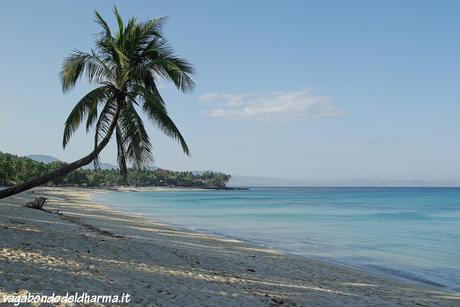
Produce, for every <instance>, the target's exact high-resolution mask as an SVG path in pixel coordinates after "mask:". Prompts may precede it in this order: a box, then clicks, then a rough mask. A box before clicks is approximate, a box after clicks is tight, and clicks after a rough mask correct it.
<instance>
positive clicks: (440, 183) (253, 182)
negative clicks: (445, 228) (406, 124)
mask: <svg viewBox="0 0 460 307" xmlns="http://www.w3.org/2000/svg"><path fill="white" fill-rule="evenodd" d="M227 186H229V187H231V186H233V187H238V186H239V187H269V186H272V187H459V186H460V181H457V180H391V179H387V180H385V179H350V180H294V179H285V178H271V177H252V176H232V177H231V178H230V181H229V182H228V184H227Z"/></svg>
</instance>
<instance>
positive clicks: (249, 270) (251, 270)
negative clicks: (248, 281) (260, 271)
mask: <svg viewBox="0 0 460 307" xmlns="http://www.w3.org/2000/svg"><path fill="white" fill-rule="evenodd" d="M246 271H248V272H255V271H256V270H254V269H246Z"/></svg>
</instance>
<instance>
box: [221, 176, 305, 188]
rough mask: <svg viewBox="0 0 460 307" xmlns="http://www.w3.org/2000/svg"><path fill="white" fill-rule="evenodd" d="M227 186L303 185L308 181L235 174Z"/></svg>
mask: <svg viewBox="0 0 460 307" xmlns="http://www.w3.org/2000/svg"><path fill="white" fill-rule="evenodd" d="M227 186H234V187H258V186H266V187H268V186H271V187H296V186H297V187H303V186H308V182H307V181H304V180H294V179H286V178H277V177H255V176H236V175H232V177H231V178H230V181H229V182H228V184H227Z"/></svg>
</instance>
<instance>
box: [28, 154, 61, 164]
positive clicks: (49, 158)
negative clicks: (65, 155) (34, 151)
mask: <svg viewBox="0 0 460 307" xmlns="http://www.w3.org/2000/svg"><path fill="white" fill-rule="evenodd" d="M27 158H29V159H32V160H34V161H37V162H42V163H46V164H48V163H51V162H54V161H59V159H58V158H55V157H53V156H48V155H28V156H27Z"/></svg>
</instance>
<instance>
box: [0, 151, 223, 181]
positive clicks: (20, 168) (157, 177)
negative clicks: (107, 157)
mask: <svg viewBox="0 0 460 307" xmlns="http://www.w3.org/2000/svg"><path fill="white" fill-rule="evenodd" d="M64 165H65V163H63V162H60V161H55V162H52V163H49V164H45V163H41V162H36V161H33V160H31V159H29V158H25V157H18V156H16V155H12V154H7V153H2V152H0V185H11V184H21V183H22V182H26V181H27V180H30V179H31V178H34V177H37V176H41V175H42V174H45V173H49V172H51V171H53V170H55V169H58V168H61V167H63V166H64ZM229 179H230V175H226V174H222V173H215V172H205V173H203V174H201V175H196V174H193V173H192V172H175V171H170V170H164V169H156V170H147V169H139V170H137V169H128V171H127V182H128V184H130V185H134V186H163V187H164V186H166V187H193V188H207V189H211V188H213V189H219V188H225V184H226V183H227V181H228V180H229ZM47 184H48V185H52V186H82V187H113V186H120V185H123V184H125V180H124V178H123V177H122V176H121V174H120V172H119V171H118V170H115V169H111V170H88V169H78V170H76V171H74V172H71V173H70V174H68V175H66V176H65V177H60V178H55V179H53V180H52V181H50V182H48V183H47Z"/></svg>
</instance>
